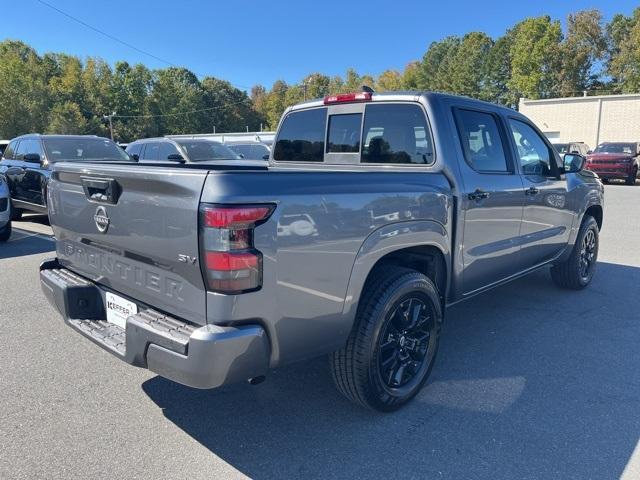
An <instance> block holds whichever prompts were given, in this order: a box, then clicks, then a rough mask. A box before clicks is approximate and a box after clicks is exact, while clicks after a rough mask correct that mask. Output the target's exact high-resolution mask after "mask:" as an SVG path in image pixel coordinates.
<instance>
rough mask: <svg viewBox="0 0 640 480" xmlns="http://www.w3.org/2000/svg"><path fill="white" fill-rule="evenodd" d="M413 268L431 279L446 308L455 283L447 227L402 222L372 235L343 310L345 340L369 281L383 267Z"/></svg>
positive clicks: (356, 265) (359, 256)
mask: <svg viewBox="0 0 640 480" xmlns="http://www.w3.org/2000/svg"><path fill="white" fill-rule="evenodd" d="M388 265H397V266H401V267H405V268H411V269H413V270H417V271H419V272H421V273H424V274H425V275H426V276H427V277H429V278H431V280H433V282H434V283H435V285H436V287H437V288H438V293H439V295H440V298H441V301H442V305H443V306H444V304H445V303H446V301H445V300H446V295H447V292H448V290H449V285H450V282H451V278H450V274H449V272H450V270H451V250H450V239H449V235H448V233H447V230H446V229H445V227H444V226H443V225H442V224H440V223H438V222H435V221H412V222H402V223H396V224H392V225H387V226H385V227H382V228H380V229H378V230H376V231H375V232H373V233H371V234H370V235H369V236H368V237H367V239H366V240H365V241H364V242H363V244H362V245H361V247H360V249H359V251H358V254H357V255H356V259H355V262H354V265H353V268H352V271H351V276H350V278H349V284H348V287H347V295H346V299H345V304H344V308H343V318H344V329H343V331H342V332H341V333H342V336H343V340H344V341H345V342H346V339H347V337H348V335H349V333H350V332H351V329H352V327H353V322H354V321H355V316H356V312H357V309H358V305H359V303H360V299H361V297H362V293H363V292H364V289H365V288H367V281H368V280H369V279H370V278H371V277H372V274H373V273H374V271H375V270H376V269H378V268H380V267H383V266H388Z"/></svg>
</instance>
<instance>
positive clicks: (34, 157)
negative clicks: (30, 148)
mask: <svg viewBox="0 0 640 480" xmlns="http://www.w3.org/2000/svg"><path fill="white" fill-rule="evenodd" d="M22 159H23V160H24V161H25V162H29V163H40V154H38V153H27V154H25V156H24V157H22Z"/></svg>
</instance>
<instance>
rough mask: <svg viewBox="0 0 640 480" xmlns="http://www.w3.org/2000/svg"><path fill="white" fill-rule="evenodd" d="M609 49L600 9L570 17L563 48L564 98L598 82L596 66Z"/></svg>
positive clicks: (560, 81)
mask: <svg viewBox="0 0 640 480" xmlns="http://www.w3.org/2000/svg"><path fill="white" fill-rule="evenodd" d="M606 47H607V44H606V41H605V36H604V31H603V28H602V15H601V14H600V12H599V11H598V10H583V11H581V12H577V13H575V14H571V15H569V17H568V19H567V35H566V38H565V39H564V41H563V43H562V45H561V49H560V51H561V55H562V69H561V71H560V75H559V78H558V88H559V93H560V95H562V96H572V95H575V94H576V93H578V92H580V91H582V90H588V89H589V88H590V87H591V86H592V85H593V83H594V82H595V81H597V80H598V75H597V73H596V72H595V71H594V65H595V64H596V62H599V61H600V60H602V59H603V56H604V54H605V52H606Z"/></svg>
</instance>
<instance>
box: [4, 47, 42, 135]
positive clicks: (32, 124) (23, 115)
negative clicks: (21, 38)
mask: <svg viewBox="0 0 640 480" xmlns="http://www.w3.org/2000/svg"><path fill="white" fill-rule="evenodd" d="M0 104H1V105H2V115H0V136H1V137H2V138H12V137H15V136H17V135H20V134H23V133H28V132H40V131H43V130H44V126H45V124H46V120H47V112H48V110H49V91H48V88H47V75H46V71H45V68H44V64H43V62H42V59H41V58H40V57H39V56H38V54H37V53H36V52H35V50H33V49H32V48H31V47H29V46H27V45H26V44H24V43H22V42H17V41H13V40H6V41H4V42H1V43H0Z"/></svg>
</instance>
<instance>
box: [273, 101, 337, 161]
mask: <svg viewBox="0 0 640 480" xmlns="http://www.w3.org/2000/svg"><path fill="white" fill-rule="evenodd" d="M326 119H327V109H326V108H313V109H310V110H301V111H298V112H292V113H289V115H287V116H286V118H285V119H284V121H283V122H282V126H281V127H280V133H279V134H278V139H277V141H276V145H275V148H274V153H273V158H274V160H278V161H281V162H322V161H323V159H324V133H325V127H326Z"/></svg>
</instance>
